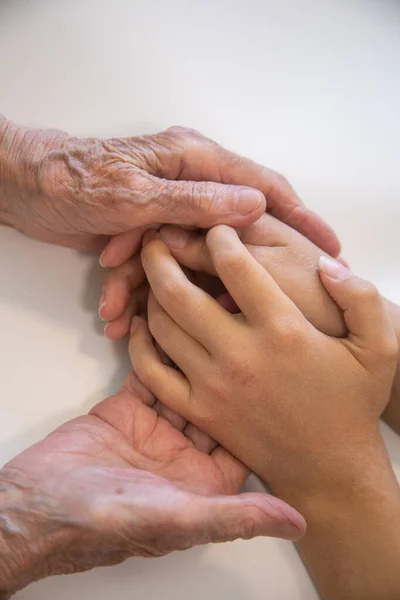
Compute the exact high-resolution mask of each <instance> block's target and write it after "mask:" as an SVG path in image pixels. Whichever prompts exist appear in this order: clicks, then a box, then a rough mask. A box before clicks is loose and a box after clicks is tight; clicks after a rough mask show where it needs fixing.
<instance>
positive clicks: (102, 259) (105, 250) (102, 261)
mask: <svg viewBox="0 0 400 600" xmlns="http://www.w3.org/2000/svg"><path fill="white" fill-rule="evenodd" d="M106 254H107V248H105V249H104V250H103V252H102V253H101V254H100V258H99V265H100V266H101V267H104V268H105V267H106V265H105V264H104V259H105V256H106Z"/></svg>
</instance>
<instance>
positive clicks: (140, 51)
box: [0, 0, 400, 600]
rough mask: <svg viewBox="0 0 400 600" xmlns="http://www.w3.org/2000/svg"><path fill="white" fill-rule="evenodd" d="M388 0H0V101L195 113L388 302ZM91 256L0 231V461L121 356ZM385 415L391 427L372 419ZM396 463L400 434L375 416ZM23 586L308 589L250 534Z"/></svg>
mask: <svg viewBox="0 0 400 600" xmlns="http://www.w3.org/2000/svg"><path fill="white" fill-rule="evenodd" d="M399 75H400V3H399V2H397V1H396V0H270V1H268V0H246V1H239V0H168V1H167V0H165V1H163V0H153V1H151V0H140V1H139V0H112V1H108V0H98V1H95V0H47V1H46V0H31V1H28V0H3V1H0V111H1V112H3V113H4V114H5V115H6V116H7V117H9V118H11V119H13V120H15V121H16V122H19V123H21V124H25V125H33V126H46V127H47V126H48V127H56V128H61V129H65V130H67V131H68V132H70V133H73V134H77V135H101V136H103V135H133V134H139V133H145V132H146V133H151V132H155V131H157V130H160V129H163V128H165V127H167V126H169V125H173V124H182V125H189V126H192V127H196V128H198V129H200V130H201V131H203V132H204V133H206V134H208V135H209V136H211V137H213V138H215V139H216V140H217V141H219V142H221V143H223V144H225V145H227V146H228V147H230V148H231V149H233V150H236V151H238V152H240V153H242V154H246V155H248V156H251V157H252V158H254V159H256V160H258V161H260V162H263V163H265V164H267V165H269V166H271V167H273V168H275V169H277V170H279V171H281V172H283V173H284V174H285V175H286V176H288V177H289V178H290V180H291V181H292V182H293V184H294V185H295V187H296V188H297V189H298V191H299V192H300V194H301V196H302V197H303V198H304V200H305V201H306V202H307V203H308V205H309V206H311V207H312V208H314V209H315V210H317V211H319V212H320V213H321V214H323V215H324V216H325V217H326V219H327V220H328V221H330V222H331V223H332V224H333V225H334V226H335V228H336V229H337V231H338V232H339V234H340V237H341V239H342V241H343V247H344V255H345V257H346V258H347V259H348V260H349V261H350V263H351V265H352V267H353V270H355V271H356V272H358V273H359V274H362V275H364V276H367V277H369V278H370V279H371V280H373V281H374V282H375V283H376V284H378V285H379V286H380V288H381V290H382V291H383V292H384V293H385V294H387V295H388V296H389V297H390V298H391V299H392V300H395V301H400V277H399V269H398V264H397V262H398V256H399V248H400V243H399V236H398V231H397V229H398V223H399V221H400V219H399V217H400V203H399V197H400V176H399V173H400V168H399V166H400V150H399V148H400V118H399V112H400V109H399V107H400V77H399ZM101 276H102V273H101V269H100V268H99V267H98V266H97V264H96V261H95V260H94V259H92V258H89V257H85V256H82V255H78V254H76V253H74V252H71V251H68V250H64V249H59V248H56V247H51V246H46V245H41V244H39V243H36V242H32V241H30V240H28V239H25V238H24V237H23V236H21V235H20V234H17V233H16V232H13V231H10V230H8V229H5V228H1V230H0V324H1V334H0V402H1V419H0V440H1V442H0V460H1V461H2V462H5V461H6V460H7V459H8V458H10V457H12V456H13V455H15V453H17V452H18V451H20V450H22V449H23V448H25V447H26V446H28V445H30V444H31V443H33V442H35V441H36V440H38V439H40V438H41V437H42V436H44V435H45V434H46V433H48V432H49V431H50V430H51V429H53V428H54V427H56V426H57V425H58V424H60V423H62V422H63V421H65V420H66V419H68V418H70V417H73V416H75V415H77V414H79V413H82V412H83V411H87V410H88V409H89V408H90V407H91V406H92V405H93V404H94V403H95V402H96V401H98V400H100V399H102V398H103V397H104V396H105V395H107V394H109V393H110V392H113V391H115V390H116V389H117V387H118V384H119V382H120V381H121V379H122V377H123V374H124V373H125V372H126V371H127V369H128V360H127V353H126V347H125V344H124V343H120V344H113V343H111V342H109V341H107V340H106V339H104V338H103V337H102V334H101V325H100V323H99V321H98V318H97V300H98V296H99V290H100V281H101ZM385 429H386V428H385ZM385 435H386V439H387V440H388V443H389V447H390V451H391V453H392V456H393V458H394V462H395V464H396V463H397V464H398V465H399V466H400V442H399V441H398V440H396V438H395V436H394V434H393V433H391V432H389V431H386V430H385ZM18 597H19V598H21V599H23V600H39V599H40V600H47V599H48V600H50V599H54V598H57V600H64V599H65V600H66V599H70V598H71V597H74V598H79V599H80V598H82V599H83V598H85V599H86V600H91V599H93V600H94V599H99V600H102V599H104V600H105V599H107V600H108V599H109V598H110V597H116V598H118V600H125V599H128V598H129V599H130V598H139V599H140V598H149V599H151V600H152V599H153V598H154V599H155V598H158V597H163V598H167V599H172V598H173V599H174V600H187V598H190V600H203V599H204V598H211V599H220V598H221V599H222V598H226V599H229V600H261V599H264V598H271V599H273V600H300V599H301V600H315V599H316V598H317V596H316V593H315V591H314V590H313V587H312V584H311V583H310V581H309V578H308V576H307V574H306V572H305V570H304V568H303V566H302V564H301V561H300V559H299V558H298V556H297V554H296V552H295V550H294V548H293V547H292V546H291V545H290V544H289V543H286V542H281V541H276V540H268V539H258V540H255V541H251V542H235V543H233V544H225V545H224V546H215V547H207V548H199V549H194V550H191V551H188V552H185V553H180V554H175V555H171V556H169V557H166V558H163V559H159V560H148V559H147V560H145V559H134V560H130V561H128V562H126V563H125V564H123V565H121V566H118V567H113V568H109V569H101V570H97V571H94V572H91V573H87V574H82V575H76V576H70V577H59V578H53V579H48V580H47V581H44V582H40V583H38V584H36V585H33V586H31V587H29V588H28V589H26V590H24V591H23V592H21V593H20V594H19V596H18Z"/></svg>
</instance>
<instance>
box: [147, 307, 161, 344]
mask: <svg viewBox="0 0 400 600" xmlns="http://www.w3.org/2000/svg"><path fill="white" fill-rule="evenodd" d="M148 319H149V321H148V323H149V330H150V333H151V335H152V336H153V337H154V338H155V339H156V340H157V339H158V338H159V337H160V335H161V334H162V332H163V331H164V327H165V321H164V318H163V315H162V314H161V313H152V314H149V317H148Z"/></svg>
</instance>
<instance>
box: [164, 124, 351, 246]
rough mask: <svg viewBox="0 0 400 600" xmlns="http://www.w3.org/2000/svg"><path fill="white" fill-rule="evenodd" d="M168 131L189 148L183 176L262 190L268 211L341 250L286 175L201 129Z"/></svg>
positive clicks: (307, 235)
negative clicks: (225, 146)
mask: <svg viewBox="0 0 400 600" xmlns="http://www.w3.org/2000/svg"><path fill="white" fill-rule="evenodd" d="M165 133H166V134H169V135H171V136H172V137H173V138H175V139H176V140H178V142H180V144H181V145H183V147H184V149H185V151H184V154H183V157H182V161H181V165H180V173H181V177H185V178H193V179H197V180H199V179H208V180H210V181H221V182H222V183H226V184H230V185H245V186H250V187H252V188H255V189H257V190H260V192H262V193H263V195H264V196H265V198H266V199H267V207H268V212H270V213H271V214H273V215H274V216H275V217H277V218H278V219H279V220H280V221H283V222H284V223H287V224H288V225H290V227H293V228H294V229H297V231H299V232H300V233H302V234H303V235H305V236H306V237H308V238H309V239H310V240H311V241H313V242H314V243H315V244H317V246H319V247H320V248H322V249H323V250H325V252H328V254H331V255H332V256H337V255H338V254H339V252H340V242H339V240H338V238H337V236H336V234H335V233H334V231H333V230H332V228H331V227H330V226H329V225H327V224H326V223H325V221H324V220H323V219H322V218H321V217H319V216H318V215H316V214H315V213H314V212H312V211H311V210H309V209H307V208H306V207H305V206H304V204H303V202H302V201H301V200H300V198H299V196H298V195H297V194H296V192H295V191H294V189H293V187H292V186H291V185H290V183H289V182H288V181H287V180H286V179H285V177H283V176H282V175H280V174H279V173H276V172H275V171H272V170H271V169H268V168H267V167H264V166H262V165H259V164H257V163H255V162H253V161H251V160H249V159H247V158H244V157H241V156H238V155H237V154H235V153H233V152H230V151H228V150H226V149H225V148H222V147H221V146H219V145H218V144H216V143H215V142H212V141H211V140H209V139H207V138H205V137H204V136H202V135H201V134H200V133H198V132H197V131H193V130H188V129H185V128H182V127H173V128H170V129H169V130H167V132H165ZM199 158H201V160H199ZM228 224H229V225H232V223H228Z"/></svg>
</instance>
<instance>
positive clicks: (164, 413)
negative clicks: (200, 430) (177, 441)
mask: <svg viewBox="0 0 400 600" xmlns="http://www.w3.org/2000/svg"><path fill="white" fill-rule="evenodd" d="M154 410H155V411H156V413H157V414H158V415H159V416H160V417H163V418H164V419H165V420H166V421H168V422H169V423H171V425H172V427H173V428H174V429H177V430H178V431H183V430H184V429H185V427H186V425H187V421H186V419H184V418H183V417H181V416H180V415H178V413H176V412H174V411H173V410H171V409H170V408H168V407H167V406H165V404H162V402H160V401H157V402H156V403H155V405H154Z"/></svg>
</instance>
